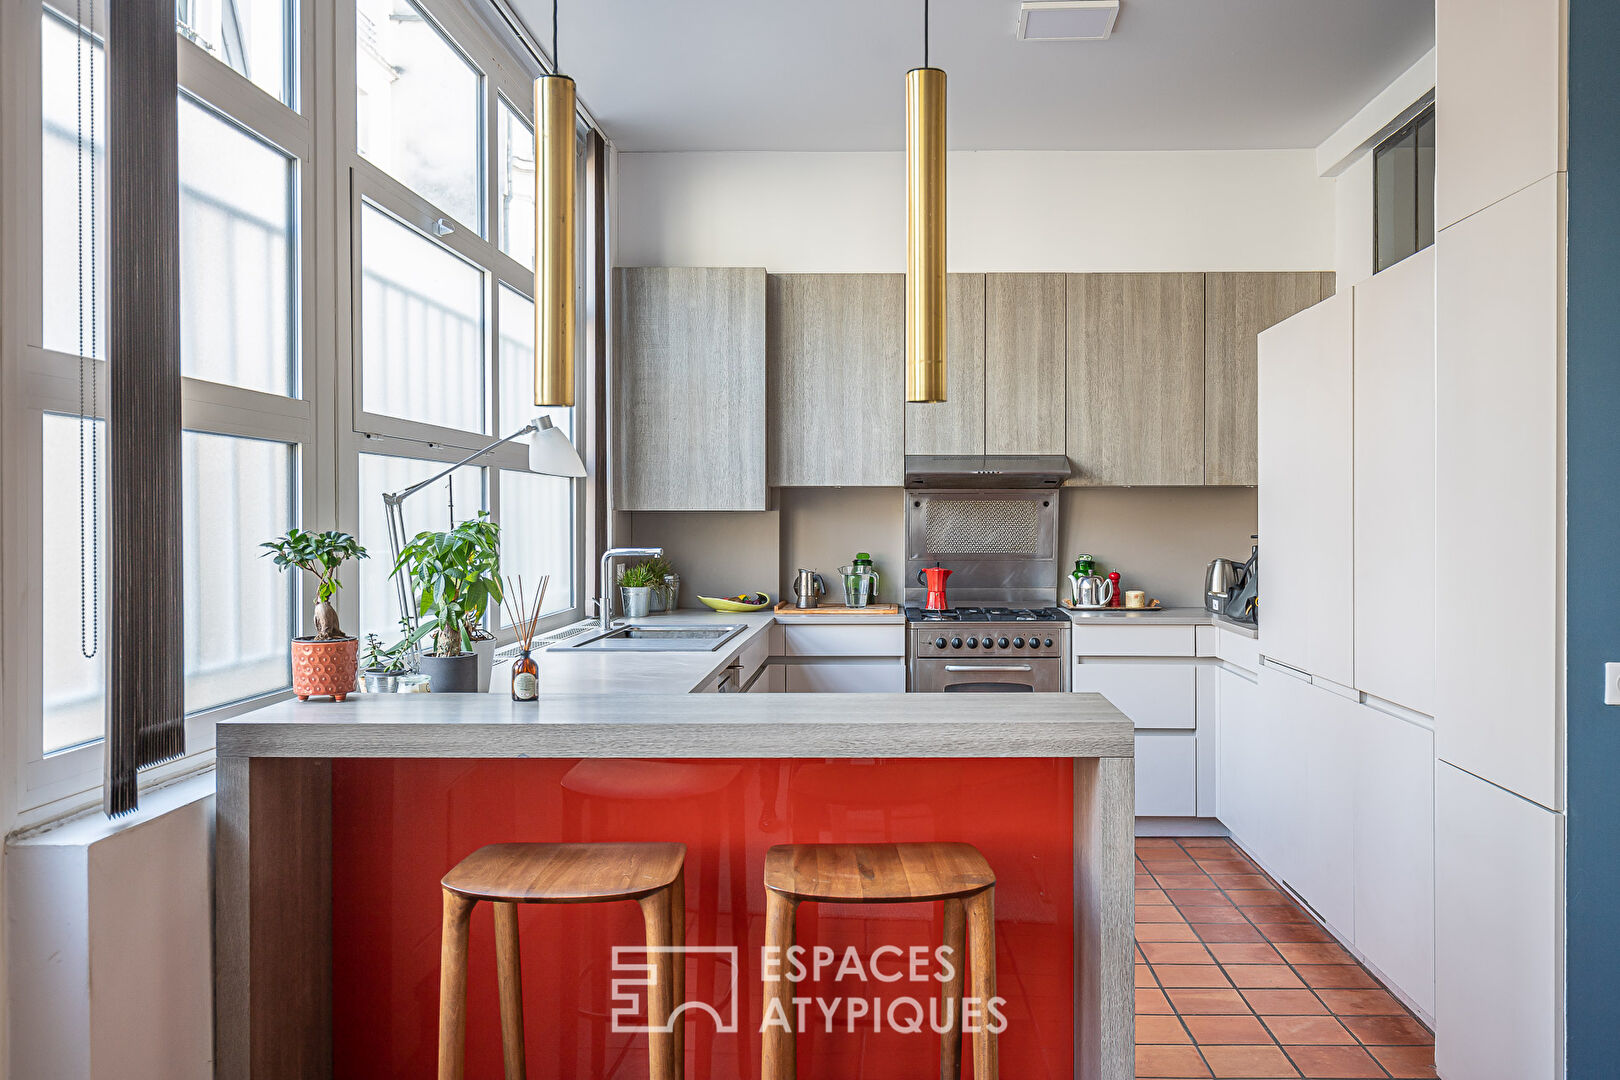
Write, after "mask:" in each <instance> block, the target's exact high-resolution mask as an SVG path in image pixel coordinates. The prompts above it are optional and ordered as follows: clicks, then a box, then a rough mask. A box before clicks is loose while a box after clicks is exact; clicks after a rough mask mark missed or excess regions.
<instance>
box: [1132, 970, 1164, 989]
mask: <svg viewBox="0 0 1620 1080" xmlns="http://www.w3.org/2000/svg"><path fill="white" fill-rule="evenodd" d="M1158 985H1159V984H1158V983H1156V982H1154V981H1153V969H1152V968H1150V967H1148V966H1147V965H1146V964H1137V965H1136V988H1137V989H1138V990H1140V989H1141V988H1142V987H1144V986H1158Z"/></svg>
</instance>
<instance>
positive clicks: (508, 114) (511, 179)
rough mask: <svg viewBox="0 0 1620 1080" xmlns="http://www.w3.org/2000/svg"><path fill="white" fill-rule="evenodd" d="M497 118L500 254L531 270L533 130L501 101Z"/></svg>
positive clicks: (497, 109)
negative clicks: (498, 136)
mask: <svg viewBox="0 0 1620 1080" xmlns="http://www.w3.org/2000/svg"><path fill="white" fill-rule="evenodd" d="M496 111H497V112H498V113H499V114H500V135H501V139H500V147H499V152H500V178H501V209H500V215H501V250H502V251H504V252H506V253H507V254H508V255H510V256H512V258H514V259H516V260H517V261H518V262H520V263H522V264H523V265H524V266H527V267H528V268H529V269H530V270H533V269H534V239H535V237H534V179H535V175H534V128H532V127H530V126H529V125H528V124H527V123H526V122H525V121H524V119H523V117H522V115H521V114H519V113H518V111H517V110H516V109H514V108H512V107H511V106H510V105H508V104H507V103H506V101H505V99H504V98H503V99H502V100H501V101H500V102H499V104H498V105H497V106H496Z"/></svg>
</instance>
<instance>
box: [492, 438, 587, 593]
mask: <svg viewBox="0 0 1620 1080" xmlns="http://www.w3.org/2000/svg"><path fill="white" fill-rule="evenodd" d="M501 572H502V573H503V574H507V575H517V574H522V575H523V582H524V585H525V586H526V587H527V588H529V589H533V588H535V587H536V585H537V584H538V583H539V581H540V575H542V574H550V575H551V583H550V585H549V586H548V587H547V589H546V601H545V606H544V608H543V609H542V613H543V614H546V615H551V614H555V613H556V612H559V611H567V610H569V609H570V608H572V607H573V606H574V482H573V481H572V480H568V479H565V478H563V477H561V476H540V475H538V474H537V473H531V472H517V471H514V470H510V469H503V470H501ZM503 621H504V620H503Z"/></svg>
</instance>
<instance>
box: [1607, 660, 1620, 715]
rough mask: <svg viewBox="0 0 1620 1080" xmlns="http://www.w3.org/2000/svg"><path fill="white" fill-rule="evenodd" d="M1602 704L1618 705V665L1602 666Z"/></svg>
mask: <svg viewBox="0 0 1620 1080" xmlns="http://www.w3.org/2000/svg"><path fill="white" fill-rule="evenodd" d="M1603 704H1605V705H1620V664H1604V665H1603Z"/></svg>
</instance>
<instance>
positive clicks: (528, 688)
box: [512, 649, 540, 701]
mask: <svg viewBox="0 0 1620 1080" xmlns="http://www.w3.org/2000/svg"><path fill="white" fill-rule="evenodd" d="M512 700H513V701H538V700H540V665H539V664H536V663H535V662H534V657H532V656H530V655H529V650H528V649H524V650H523V654H522V655H521V656H519V657H518V658H517V660H516V661H515V662H514V663H513V664H512Z"/></svg>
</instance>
